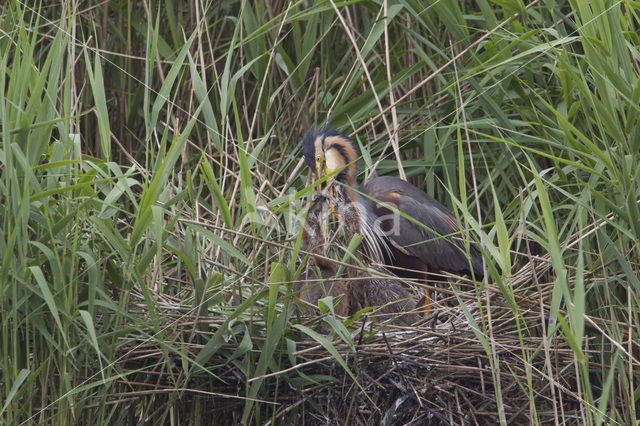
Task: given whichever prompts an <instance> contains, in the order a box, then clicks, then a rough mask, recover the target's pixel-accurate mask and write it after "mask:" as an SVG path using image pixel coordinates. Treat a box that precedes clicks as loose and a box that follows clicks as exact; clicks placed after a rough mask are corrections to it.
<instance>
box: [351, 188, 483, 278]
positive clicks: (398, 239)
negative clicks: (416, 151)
mask: <svg viewBox="0 0 640 426" xmlns="http://www.w3.org/2000/svg"><path fill="white" fill-rule="evenodd" d="M360 190H361V191H362V192H363V193H365V194H367V195H369V196H370V197H373V198H375V199H376V200H380V201H382V202H384V203H387V204H389V205H391V206H392V207H395V208H397V209H398V210H400V211H401V212H403V213H404V214H406V215H407V216H409V217H411V218H413V219H415V221H417V222H419V223H414V222H412V221H409V220H407V219H406V218H404V217H402V216H400V215H398V214H395V213H394V212H393V211H392V210H390V209H388V208H386V207H384V206H383V205H381V204H379V203H375V202H371V206H370V208H371V209H372V210H373V212H374V215H375V216H377V217H378V219H379V220H380V221H381V224H382V228H383V229H384V231H385V233H386V234H387V238H388V239H389V240H391V241H392V243H393V245H395V246H396V247H397V246H400V247H402V248H403V249H404V250H406V252H407V253H408V254H410V255H411V256H415V257H417V258H419V259H420V260H421V261H423V262H424V263H426V264H427V265H428V266H429V267H430V268H433V269H435V270H445V271H451V272H470V271H471V268H473V271H474V273H475V275H476V276H482V257H481V255H480V251H479V250H478V247H477V246H476V245H475V244H474V243H471V244H470V250H469V255H467V250H466V248H465V244H464V236H463V235H462V233H461V230H460V226H459V224H458V221H457V220H456V218H455V216H454V215H453V214H452V213H451V212H449V210H447V208H446V207H444V206H443V205H442V204H440V203H439V202H438V201H436V200H435V199H433V198H432V197H430V196H429V195H427V194H426V193H424V192H423V191H421V190H420V189H418V188H416V187H415V186H413V185H411V184H410V183H408V182H405V181H403V180H401V179H398V178H394V177H391V176H382V177H378V178H375V179H372V180H370V181H368V182H366V183H365V184H363V185H362V186H361V188H360ZM420 224H422V225H420Z"/></svg>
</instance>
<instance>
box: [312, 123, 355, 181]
mask: <svg viewBox="0 0 640 426" xmlns="http://www.w3.org/2000/svg"><path fill="white" fill-rule="evenodd" d="M303 152H304V159H305V161H306V163H307V165H308V166H309V168H311V170H312V171H313V172H314V174H315V175H316V177H317V178H318V179H320V178H322V177H325V176H329V177H328V178H327V186H328V185H330V184H331V182H332V181H333V180H334V179H335V180H336V181H338V182H341V183H344V184H347V185H349V186H354V185H355V179H356V171H357V167H356V161H357V159H358V151H357V149H356V147H355V145H354V144H353V142H352V141H351V139H350V138H349V137H347V136H345V135H343V134H341V133H339V132H337V131H336V130H332V129H328V128H327V127H323V128H322V129H319V130H316V129H311V130H309V131H308V132H307V133H306V134H305V136H304V140H303Z"/></svg>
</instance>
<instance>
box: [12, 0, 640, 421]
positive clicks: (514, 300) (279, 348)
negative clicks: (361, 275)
mask: <svg viewBox="0 0 640 426" xmlns="http://www.w3.org/2000/svg"><path fill="white" fill-rule="evenodd" d="M0 10H1V11H2V12H1V15H0V90H1V94H2V96H0V125H1V126H0V132H1V136H0V137H1V139H0V200H1V201H2V203H0V220H1V225H0V261H1V264H0V265H1V266H0V291H1V294H2V309H1V310H0V316H1V318H0V320H1V325H0V327H1V337H2V339H1V343H0V350H1V356H0V371H1V372H2V384H1V385H0V418H2V419H3V422H4V423H7V424H25V423H29V424H33V423H52V424H64V423H75V422H82V423H89V422H97V423H115V422H127V423H140V422H146V421H152V422H154V423H156V422H158V423H159V422H166V423H174V424H178V423H180V424H183V423H184V422H191V423H208V422H210V421H211V419H218V420H220V421H221V422H225V423H227V422H229V423H230V422H244V423H269V422H271V423H275V422H282V421H285V420H288V421H292V422H293V421H295V419H298V420H299V419H303V418H304V419H306V421H313V422H317V421H327V419H331V418H335V417H339V418H338V420H339V421H341V422H343V423H351V422H356V421H360V422H367V421H371V419H375V421H377V422H386V423H393V422H408V421H415V422H419V423H422V422H426V421H431V422H437V421H440V420H442V421H443V422H447V421H449V422H453V423H463V422H469V421H471V420H470V417H465V416H473V417H472V418H473V419H475V420H476V421H477V419H484V421H501V422H503V423H507V422H513V421H524V420H525V419H526V420H527V421H530V422H532V423H546V422H556V423H563V422H576V423H587V424H602V423H614V424H617V423H620V424H633V423H634V422H635V421H637V418H638V414H637V412H638V411H637V410H638V407H637V404H638V403H640V401H638V399H639V392H638V383H639V381H640V373H639V372H640V368H639V363H640V357H639V353H640V351H639V345H638V342H639V341H640V337H639V335H638V330H639V326H640V324H639V322H640V298H639V296H638V295H639V294H640V273H639V271H640V269H639V265H640V250H639V246H638V241H640V211H639V205H638V201H639V200H640V184H639V183H640V168H638V166H637V165H638V163H639V162H640V107H639V105H640V103H639V101H640V71H639V70H640V50H639V46H640V40H639V36H638V34H639V32H638V30H639V28H638V27H639V24H640V22H639V20H638V12H639V9H638V6H637V4H636V3H634V2H629V1H620V2H615V1H611V0H606V1H605V0H592V1H590V2H580V1H557V2H538V1H535V0H534V1H533V2H531V3H528V4H523V3H520V2H487V1H485V0H480V1H477V2H466V3H460V2H456V1H452V0H438V1H432V2H428V3H424V2H420V1H414V0H405V1H399V2H393V3H391V2H389V3H387V2H386V1H382V2H376V1H359V2H355V3H353V2H334V1H321V2H289V3H280V2H263V3H260V2H257V3H254V2H247V1H240V2H237V1H220V2H209V1H203V0H196V1H194V2H178V3H174V2H170V1H164V2H160V1H157V2H150V1H147V0H145V1H142V2H128V1H111V2H99V1H87V2H62V4H60V3H59V2H47V1H43V2H40V3H38V4H36V5H32V4H31V3H29V2H23V1H19V0H14V1H9V2H6V3H5V4H4V5H3V6H1V9H0ZM325 121H328V122H329V123H331V125H332V126H334V127H336V128H339V129H340V130H342V131H343V132H345V133H348V134H352V136H353V139H354V141H356V143H357V144H358V145H359V146H360V148H361V152H362V158H361V161H360V169H361V173H360V179H361V180H362V179H364V178H365V177H368V176H371V175H373V174H392V175H398V174H399V173H405V174H406V176H407V177H408V179H409V180H410V181H411V182H413V183H414V184H416V185H417V186H419V187H421V188H423V189H425V190H426V191H427V192H428V193H430V194H432V195H433V196H434V197H436V198H437V199H439V200H441V201H443V202H444V203H445V204H446V205H447V206H448V207H449V208H450V209H451V210H452V211H454V212H455V213H456V215H457V216H458V217H459V218H460V221H461V223H464V224H465V226H467V227H468V228H470V229H472V231H473V234H474V236H475V237H474V238H476V240H477V241H479V242H480V241H481V242H482V244H483V253H484V257H485V262H486V267H487V271H488V274H487V278H486V279H485V281H484V282H483V283H478V284H477V285H476V286H474V287H468V286H465V285H464V282H459V284H457V285H454V286H452V287H451V288H450V289H441V291H442V292H443V294H450V296H451V297H452V299H453V301H454V302H453V305H455V306H454V307H451V306H450V309H454V311H455V312H457V314H456V315H461V318H464V323H466V324H467V325H468V327H469V328H468V329H467V330H466V331H465V333H466V332H468V333H469V334H468V339H469V340H468V342H469V343H468V344H469V345H475V344H477V345H478V348H479V351H480V353H482V354H483V361H482V363H484V364H483V365H484V366H485V367H486V369H484V367H482V366H481V367H478V368H480V370H481V371H484V372H487V373H488V375H487V376H486V377H487V380H488V382H489V383H484V382H483V383H482V389H483V392H484V391H486V392H487V393H490V394H491V398H492V401H493V404H494V405H492V406H491V407H493V408H491V409H489V411H492V410H493V412H491V413H485V414H482V412H483V410H484V409H483V408H482V407H480V406H476V408H477V409H478V411H477V412H476V411H473V412H472V414H466V413H462V412H461V410H460V409H458V410H455V409H454V408H446V407H444V406H445V405H446V404H444V402H443V403H441V404H440V403H436V402H434V406H429V405H424V404H423V403H422V402H420V404H418V403H417V402H416V404H417V405H415V406H416V407H418V408H416V413H419V414H416V417H413V418H411V417H410V416H409V415H408V414H407V413H408V411H407V410H408V408H407V407H408V406H409V405H410V402H408V401H411V400H415V401H426V400H427V399H429V397H430V396H432V394H429V393H428V392H425V391H424V389H423V388H421V387H420V386H419V384H420V383H421V381H424V383H430V382H429V380H432V379H431V378H430V376H429V377H427V376H424V377H420V380H416V381H415V382H412V383H417V384H415V385H413V386H414V387H413V391H407V392H406V393H404V394H402V395H400V396H397V397H396V394H395V393H394V394H393V395H394V396H393V397H392V393H391V392H390V391H388V390H387V391H385V392H388V398H387V400H380V399H376V398H377V397H376V396H375V395H374V391H373V390H372V389H373V388H375V383H376V382H375V381H372V380H371V376H370V371H369V370H367V368H370V367H367V366H366V362H367V361H366V360H367V359H374V358H373V356H371V357H369V358H367V356H364V358H363V354H367V353H376V354H377V353H378V352H375V351H377V350H378V349H375V348H377V347H375V348H374V347H373V346H371V347H367V346H366V344H367V342H374V341H375V342H378V340H375V339H378V338H381V337H380V336H382V335H381V334H379V333H377V331H378V330H377V329H369V328H366V329H365V327H364V326H361V325H362V324H363V322H362V319H363V317H364V316H365V315H369V314H370V313H369V312H364V313H363V316H362V317H360V318H351V319H347V320H345V321H344V322H343V321H342V320H340V319H339V318H337V317H336V316H335V314H334V313H333V310H332V305H331V303H330V301H323V302H322V303H321V306H320V309H321V315H320V316H318V317H312V318H309V317H305V315H303V314H301V309H300V301H299V300H297V298H296V294H295V292H294V291H293V290H292V287H291V285H290V283H291V282H293V281H296V280H299V279H300V277H301V276H302V275H303V274H302V271H303V270H304V269H305V264H304V262H305V261H306V259H307V256H306V254H305V251H304V250H303V249H302V248H301V246H300V235H299V233H298V232H297V227H296V225H299V221H300V220H301V218H302V217H303V216H304V210H305V207H304V206H305V203H306V200H307V199H308V197H309V196H310V195H312V194H313V193H314V190H315V189H314V188H313V187H312V186H310V185H309V180H308V173H307V170H306V166H305V165H304V164H303V163H302V162H301V152H300V146H299V140H300V138H301V135H302V133H303V132H304V130H306V129H307V128H308V127H309V126H312V125H322V124H323V123H324V122H325ZM400 170H401V171H400ZM346 243H348V242H345V245H347V244H346ZM345 251H347V252H348V251H349V249H348V248H344V247H343V248H340V247H336V248H335V250H334V252H333V253H332V255H334V257H336V259H343V258H344V260H348V258H349V257H348V255H347V254H345ZM447 291H449V293H447ZM450 305H451V303H450ZM436 309H437V308H436ZM448 309H449V308H448ZM433 324H434V323H432V324H431V327H434V325H433ZM429 327H430V326H429V325H428V324H427V325H421V326H418V327H416V330H418V331H420V332H421V333H428V330H429ZM505 330H507V331H508V333H507V331H505ZM460 333H462V331H460ZM505 333H506V334H505ZM425 335H427V334H425ZM376 336H378V337H376ZM452 336H453V337H454V338H455V336H456V332H455V331H454V332H452ZM464 336H467V335H466V334H465V335H464ZM464 338H465V339H467V337H464ZM507 338H508V339H510V340H507ZM384 339H387V337H386V335H385V337H384ZM399 339H400V340H398V341H399V342H401V343H398V344H399V345H400V346H399V347H401V348H402V349H403V352H404V353H407V354H408V353H412V352H411V351H413V350H415V351H420V350H426V349H425V345H428V344H430V343H428V342H427V340H421V339H417V338H416V339H413V340H411V339H407V338H404V339H405V340H402V339H403V337H402V334H400V337H399ZM441 340H445V339H444V338H442V339H441ZM384 342H387V343H386V346H388V347H389V352H391V351H392V348H391V346H393V348H394V350H398V347H396V346H395V344H394V345H391V346H390V344H389V342H388V340H384ZM429 342H430V341H429ZM363 345H364V346H363ZM456 348H457V346H455V345H454V346H452V347H451V351H452V352H450V353H449V356H450V357H451V358H455V356H454V355H452V354H453V353H454V352H455V350H456ZM367 351H372V352H367ZM385 351H386V349H385ZM385 351H383V352H382V353H383V355H384V354H385ZM312 354H314V355H313V356H312ZM385 356H388V357H389V358H388V359H393V360H394V361H393V362H395V363H396V364H394V365H395V367H397V368H398V369H400V367H399V366H398V364H397V362H399V361H398V360H399V359H401V358H398V357H393V356H391V355H389V354H386V355H385ZM439 356H440V357H446V356H447V355H445V354H441V355H439ZM562 357H565V358H562ZM561 358H562V359H568V360H569V361H568V364H566V365H568V366H570V367H566V368H565V367H562V368H561V364H562V363H561V362H560V361H559V359H561ZM375 359H377V360H379V358H375ZM330 360H333V361H330ZM510 360H516V361H517V363H518V365H520V364H521V365H522V366H523V367H522V368H523V370H522V371H520V370H518V368H519V367H516V366H515V364H511V363H510ZM418 361H420V362H422V361H421V360H419V359H417V358H416V359H414V362H415V363H417V362H418ZM380 362H382V361H380ZM429 362H432V361H429ZM433 362H435V361H433ZM451 362H453V361H451ZM305 363H307V364H305ZM434 365H435V364H434ZM452 365H453V364H452ZM562 365H565V364H562ZM395 367H394V368H395ZM420 371H421V373H420V374H423V373H424V371H426V370H420ZM429 371H431V370H429ZM437 371H439V370H438V369H437V368H435V367H434V370H433V372H434V373H433V374H436V373H437ZM429 374H431V373H429ZM480 374H481V375H482V374H483V373H482V372H481V373H480ZM436 375H437V374H436ZM434 377H435V376H434ZM445 377H446V376H445ZM483 377H484V376H483ZM404 378H405V377H404V376H403V380H404ZM415 378H416V379H417V378H418V376H416V377H415ZM409 382H411V380H408V381H407V382H404V386H408V385H407V383H409ZM385 383H386V382H385ZM438 383H441V382H438ZM456 383H459V382H456ZM372 386H373V387H372ZM380 386H381V387H384V386H383V385H382V384H380ZM439 386H440V385H439ZM470 386H471V385H470ZM409 388H411V387H410V386H409V387H408V389H409ZM292 389H293V390H295V392H297V393H295V395H296V398H294V399H291V398H292V397H291V392H292ZM416 389H417V390H416ZM428 389H431V390H433V389H435V388H428ZM438 389H442V386H440V387H439V388H438ZM473 389H476V388H473ZM394 392H397V390H396V391H394ZM434 392H435V391H434ZM473 392H477V390H474V391H469V393H467V394H465V393H464V392H463V393H459V392H458V390H456V391H455V392H454V391H451V392H450V393H446V392H445V393H443V394H442V395H440V394H438V395H439V396H438V398H445V399H443V400H441V401H445V400H447V401H449V400H448V399H446V398H449V397H450V398H452V399H451V401H453V398H454V397H453V396H452V395H454V394H455V398H458V399H456V400H457V401H458V403H457V407H458V408H459V407H462V406H465V404H467V402H465V400H464V399H465V398H472V396H473V395H475V394H474V393H473ZM336 395H341V401H342V402H343V405H341V406H340V407H337V406H335V405H332V404H327V401H331V400H333V399H332V398H334V397H335V396H336ZM443 395H448V396H443ZM516 395H517V398H521V399H519V400H518V401H522V400H524V401H527V402H526V405H524V406H521V407H520V406H519V407H514V406H513V404H512V402H513V401H515V400H516V399H517V398H516ZM434 398H435V397H434ZM374 400H375V403H374ZM381 401H382V402H381ZM434 401H436V399H434ZM437 401H440V400H437ZM460 401H462V402H460ZM380 404H382V406H379V405H380ZM438 405H440V406H439V407H438ZM471 405H473V404H471ZM376 406H379V407H378V408H375V407H376ZM455 406H456V404H455V403H452V406H451V407H455ZM362 407H367V408H366V409H364V410H363V409H362ZM440 409H441V410H444V411H442V412H445V411H446V412H449V413H451V414H450V417H449V418H448V419H444V417H440V416H441V415H442V412H441V411H438V410H440ZM367 410H370V412H369V411H367ZM376 410H378V411H376ZM403 410H404V411H403ZM470 412H471V411H470ZM367 413H368V414H367ZM429 413H432V414H429ZM211 416H218V417H211ZM429 416H431V417H429ZM434 416H435V417H434ZM476 416H478V417H476ZM482 416H485V417H482ZM223 419H224V420H223ZM407 419H408V420H407Z"/></svg>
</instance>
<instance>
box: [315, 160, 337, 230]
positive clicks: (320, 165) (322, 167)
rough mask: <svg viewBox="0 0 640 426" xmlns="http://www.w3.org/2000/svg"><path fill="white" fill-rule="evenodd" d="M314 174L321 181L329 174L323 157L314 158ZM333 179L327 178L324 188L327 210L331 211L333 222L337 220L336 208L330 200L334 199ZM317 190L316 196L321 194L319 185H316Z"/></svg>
mask: <svg viewBox="0 0 640 426" xmlns="http://www.w3.org/2000/svg"><path fill="white" fill-rule="evenodd" d="M316 172H317V175H318V179H321V178H322V177H323V176H326V175H328V174H329V170H328V169H327V163H326V160H325V159H324V157H316ZM333 179H334V178H333V177H328V178H327V184H326V186H325V189H326V188H329V195H330V197H329V199H328V202H329V208H330V209H331V217H332V218H333V220H334V221H336V220H337V218H338V216H337V213H336V206H335V204H334V203H333V201H332V199H333V197H334V191H333V185H332V183H333ZM317 190H318V194H322V189H321V188H320V185H318V187H317Z"/></svg>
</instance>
